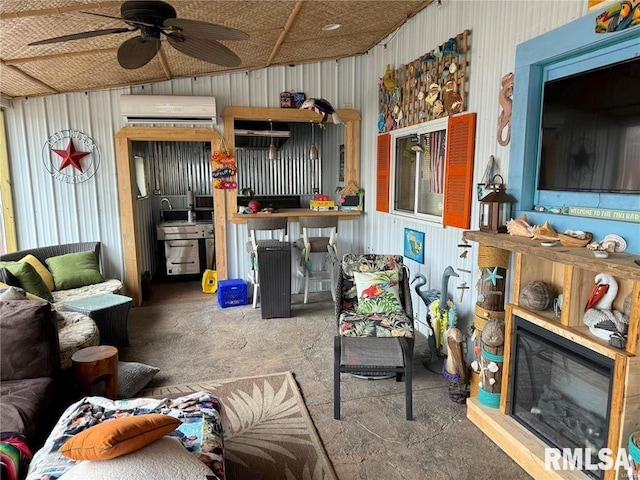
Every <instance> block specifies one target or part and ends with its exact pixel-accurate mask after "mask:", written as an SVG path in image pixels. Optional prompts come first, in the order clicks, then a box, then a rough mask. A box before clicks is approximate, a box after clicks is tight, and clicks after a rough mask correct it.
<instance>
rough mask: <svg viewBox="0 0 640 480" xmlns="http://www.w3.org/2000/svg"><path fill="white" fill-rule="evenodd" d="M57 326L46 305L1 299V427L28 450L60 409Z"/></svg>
mask: <svg viewBox="0 0 640 480" xmlns="http://www.w3.org/2000/svg"><path fill="white" fill-rule="evenodd" d="M56 323H57V319H56V315H55V313H54V312H53V310H52V309H51V305H50V304H49V303H47V302H45V301H23V300H7V301H0V375H1V379H2V381H1V382H0V426H1V429H2V432H3V433H6V432H12V433H14V434H16V436H21V435H24V439H25V441H26V444H27V446H28V448H29V449H32V451H33V449H35V448H38V447H39V446H40V445H41V444H42V442H44V440H45V439H46V437H47V435H48V433H49V431H50V430H51V427H52V426H53V424H54V423H55V419H56V418H57V417H58V415H59V414H60V412H61V411H62V408H61V407H62V400H61V398H62V397H61V392H60V388H59V382H58V378H59V375H60V350H59V346H58V335H57V334H56V330H57V326H56ZM3 437H4V435H3Z"/></svg>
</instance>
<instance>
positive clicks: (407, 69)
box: [378, 30, 471, 132]
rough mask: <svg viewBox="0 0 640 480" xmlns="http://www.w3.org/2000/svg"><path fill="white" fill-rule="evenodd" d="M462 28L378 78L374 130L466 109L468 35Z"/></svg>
mask: <svg viewBox="0 0 640 480" xmlns="http://www.w3.org/2000/svg"><path fill="white" fill-rule="evenodd" d="M470 35H471V32H470V31H469V30H465V31H464V32H462V33H459V34H458V35H456V36H455V37H453V38H450V39H449V40H447V41H446V42H445V43H443V44H442V45H440V46H438V47H436V48H434V49H433V50H431V51H430V52H428V53H426V54H424V55H423V56H421V57H419V58H416V59H415V60H413V61H412V62H409V63H407V64H406V65H402V66H400V67H399V68H397V69H395V70H394V69H392V68H391V66H390V65H388V66H387V71H386V73H385V75H384V76H383V77H382V78H381V79H380V80H379V82H378V86H379V87H378V90H379V98H378V104H379V109H378V111H379V114H378V132H388V131H390V130H393V129H397V128H402V127H408V126H411V125H416V124H418V123H423V122H427V121H429V120H434V119H436V118H440V117H445V116H447V115H453V114H456V113H460V112H463V111H465V110H466V109H467V78H468V67H469V61H468V54H469V37H470Z"/></svg>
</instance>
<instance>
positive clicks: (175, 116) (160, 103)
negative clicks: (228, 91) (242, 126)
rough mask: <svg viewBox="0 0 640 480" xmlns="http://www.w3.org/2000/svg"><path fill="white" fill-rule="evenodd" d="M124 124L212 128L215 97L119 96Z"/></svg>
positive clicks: (214, 117) (214, 114)
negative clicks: (210, 126)
mask: <svg viewBox="0 0 640 480" xmlns="http://www.w3.org/2000/svg"><path fill="white" fill-rule="evenodd" d="M120 112H121V113H122V118H123V120H124V121H125V123H127V124H142V125H149V124H157V125H166V124H172V125H214V124H215V123H216V99H215V97H195V96H185V95H120Z"/></svg>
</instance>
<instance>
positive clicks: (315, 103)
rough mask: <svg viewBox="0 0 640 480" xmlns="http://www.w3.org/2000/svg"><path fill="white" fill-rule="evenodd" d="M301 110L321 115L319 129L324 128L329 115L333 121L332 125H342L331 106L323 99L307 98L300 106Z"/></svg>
mask: <svg viewBox="0 0 640 480" xmlns="http://www.w3.org/2000/svg"><path fill="white" fill-rule="evenodd" d="M300 109H301V110H311V111H313V112H316V113H318V114H320V115H322V120H321V121H320V128H324V126H325V124H326V123H327V119H328V118H329V115H331V118H332V119H333V123H342V120H340V117H338V114H337V113H336V111H335V109H334V108H333V106H332V105H331V104H330V103H329V102H328V101H326V100H325V99H324V98H308V99H307V100H305V102H304V103H303V104H302V105H301V106H300Z"/></svg>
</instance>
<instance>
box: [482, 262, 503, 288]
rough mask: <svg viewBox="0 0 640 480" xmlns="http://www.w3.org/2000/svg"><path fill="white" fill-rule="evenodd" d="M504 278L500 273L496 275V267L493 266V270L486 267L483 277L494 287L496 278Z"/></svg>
mask: <svg viewBox="0 0 640 480" xmlns="http://www.w3.org/2000/svg"><path fill="white" fill-rule="evenodd" d="M501 278H504V277H503V276H502V275H498V267H493V271H492V270H489V269H488V268H487V276H486V277H484V281H485V282H488V281H491V284H492V285H493V286H494V287H495V286H496V284H497V282H498V280H499V279H501Z"/></svg>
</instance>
